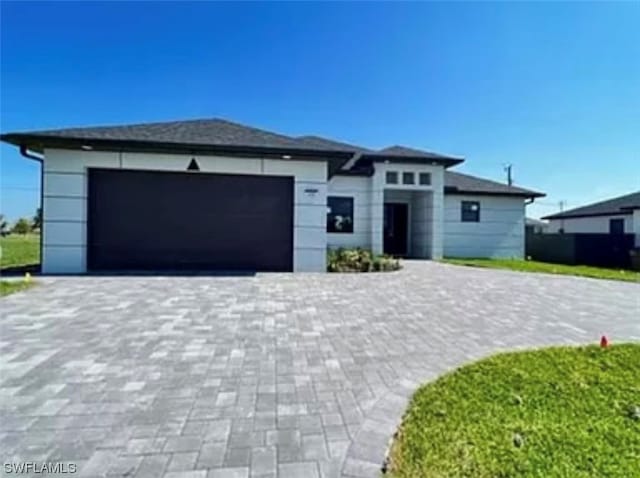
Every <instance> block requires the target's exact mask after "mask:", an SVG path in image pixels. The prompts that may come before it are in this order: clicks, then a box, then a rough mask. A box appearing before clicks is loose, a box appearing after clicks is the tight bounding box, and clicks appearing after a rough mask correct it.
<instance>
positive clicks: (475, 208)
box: [460, 201, 480, 222]
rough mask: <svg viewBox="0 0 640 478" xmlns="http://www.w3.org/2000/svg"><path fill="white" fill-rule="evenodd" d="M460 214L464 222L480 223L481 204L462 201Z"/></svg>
mask: <svg viewBox="0 0 640 478" xmlns="http://www.w3.org/2000/svg"><path fill="white" fill-rule="evenodd" d="M460 213H461V218H460V219H461V220H462V222H480V203H479V202H478V201H462V209H461V210H460Z"/></svg>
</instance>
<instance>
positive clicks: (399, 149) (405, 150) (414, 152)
mask: <svg viewBox="0 0 640 478" xmlns="http://www.w3.org/2000/svg"><path fill="white" fill-rule="evenodd" d="M377 153H378V154H381V155H386V154H390V155H393V156H407V157H411V158H416V157H423V158H435V159H437V158H453V156H445V155H443V154H438V153H432V152H430V151H423V150H421V149H415V148H409V147H407V146H400V145H395V146H389V147H388V148H384V149H381V150H379V151H377ZM454 159H457V158H454Z"/></svg>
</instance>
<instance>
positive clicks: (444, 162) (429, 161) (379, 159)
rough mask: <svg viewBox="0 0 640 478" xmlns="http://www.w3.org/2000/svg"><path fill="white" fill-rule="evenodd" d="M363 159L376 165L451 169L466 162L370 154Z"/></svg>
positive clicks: (440, 158)
mask: <svg viewBox="0 0 640 478" xmlns="http://www.w3.org/2000/svg"><path fill="white" fill-rule="evenodd" d="M360 157H361V158H363V159H371V160H372V161H374V162H376V163H383V162H389V163H409V164H432V165H443V166H444V167H445V168H449V167H451V166H455V165H456V164H460V163H463V162H464V159H462V158H447V157H439V158H430V157H425V156H405V155H395V156H394V155H391V154H390V155H386V154H385V155H381V154H369V153H363V154H362V155H361V156H360Z"/></svg>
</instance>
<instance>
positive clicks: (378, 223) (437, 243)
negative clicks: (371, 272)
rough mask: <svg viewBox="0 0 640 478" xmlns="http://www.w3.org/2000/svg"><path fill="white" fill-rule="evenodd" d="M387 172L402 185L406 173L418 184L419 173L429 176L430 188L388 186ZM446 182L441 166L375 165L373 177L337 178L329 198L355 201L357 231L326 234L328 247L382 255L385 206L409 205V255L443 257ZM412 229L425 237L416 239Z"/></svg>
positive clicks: (333, 179)
mask: <svg viewBox="0 0 640 478" xmlns="http://www.w3.org/2000/svg"><path fill="white" fill-rule="evenodd" d="M387 171H395V172H398V174H399V179H400V182H401V181H402V173H403V172H413V173H415V175H416V182H417V181H418V174H419V173H421V172H428V173H430V174H431V185H428V186H425V185H420V184H414V185H404V184H394V185H388V184H386V182H385V175H386V172H387ZM443 181H444V168H443V167H442V166H438V165H418V164H399V163H390V164H384V163H376V165H375V173H374V175H373V176H372V177H358V176H334V177H333V178H331V180H330V181H329V184H328V195H329V196H347V197H353V200H354V201H353V202H354V204H353V208H354V227H353V234H349V233H344V234H343V233H339V234H335V233H329V234H327V241H328V245H329V247H364V248H367V249H372V250H373V251H374V252H376V253H382V251H383V219H384V203H385V202H386V201H388V202H393V201H400V202H406V203H408V204H409V218H410V219H409V238H410V239H409V255H412V256H417V257H429V258H431V257H434V258H440V257H442V220H443V214H442V204H443V199H442V198H443V193H442V191H443V187H444V186H443ZM416 208H417V209H416ZM416 214H418V215H416ZM412 228H417V229H419V230H423V231H424V233H425V234H424V235H423V237H421V238H418V239H415V237H412V236H415V234H412V232H413V231H412ZM414 248H415V249H414Z"/></svg>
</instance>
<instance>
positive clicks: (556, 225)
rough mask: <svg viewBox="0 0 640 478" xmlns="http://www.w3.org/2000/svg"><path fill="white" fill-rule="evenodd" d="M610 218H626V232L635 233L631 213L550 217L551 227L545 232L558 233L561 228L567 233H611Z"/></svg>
mask: <svg viewBox="0 0 640 478" xmlns="http://www.w3.org/2000/svg"><path fill="white" fill-rule="evenodd" d="M610 219H624V232H625V233H626V234H633V216H632V215H631V214H618V215H611V216H596V217H574V218H567V219H549V227H548V228H547V230H546V231H545V232H547V233H556V232H560V229H564V232H566V233H582V234H586V233H591V234H609V220H610Z"/></svg>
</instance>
